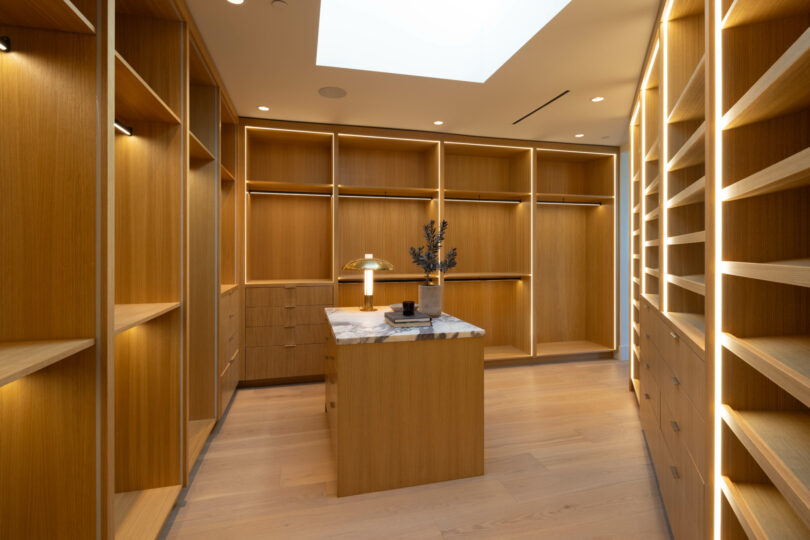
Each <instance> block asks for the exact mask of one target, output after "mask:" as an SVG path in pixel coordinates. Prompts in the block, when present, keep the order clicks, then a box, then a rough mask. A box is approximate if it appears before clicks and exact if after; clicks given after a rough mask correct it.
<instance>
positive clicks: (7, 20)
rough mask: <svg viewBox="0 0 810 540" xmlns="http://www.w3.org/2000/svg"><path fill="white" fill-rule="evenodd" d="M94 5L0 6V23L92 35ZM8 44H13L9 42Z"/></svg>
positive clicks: (42, 1)
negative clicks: (0, 21)
mask: <svg viewBox="0 0 810 540" xmlns="http://www.w3.org/2000/svg"><path fill="white" fill-rule="evenodd" d="M95 15H96V9H95V3H94V2H92V1H91V0H75V1H71V0H28V1H26V2H6V3H5V5H3V6H0V20H2V21H3V24H7V25H10V26H24V27H29V28H43V29H49V30H59V31H61V32H76V33H80V34H94V33H95V31H96V29H95V26H94V24H95V20H96V16H95ZM12 45H16V42H15V41H12Z"/></svg>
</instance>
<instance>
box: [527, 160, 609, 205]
mask: <svg viewBox="0 0 810 540" xmlns="http://www.w3.org/2000/svg"><path fill="white" fill-rule="evenodd" d="M614 175H615V156H613V155H612V154H595V153H588V152H570V151H566V152H560V151H554V150H549V149H541V148H538V149H537V152H536V169H535V176H536V179H535V190H534V191H535V194H536V196H537V199H538V200H548V201H572V202H603V203H605V202H608V201H611V200H613V192H614V186H613V184H614ZM541 197H542V199H541Z"/></svg>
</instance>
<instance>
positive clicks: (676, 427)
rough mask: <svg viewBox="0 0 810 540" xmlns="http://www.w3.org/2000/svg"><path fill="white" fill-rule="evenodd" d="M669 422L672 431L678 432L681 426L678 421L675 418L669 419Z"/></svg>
mask: <svg viewBox="0 0 810 540" xmlns="http://www.w3.org/2000/svg"><path fill="white" fill-rule="evenodd" d="M669 424H670V425H671V426H672V431H674V432H675V433H678V432H679V431H680V430H681V426H679V425H678V422H676V421H675V420H672V421H670V422H669Z"/></svg>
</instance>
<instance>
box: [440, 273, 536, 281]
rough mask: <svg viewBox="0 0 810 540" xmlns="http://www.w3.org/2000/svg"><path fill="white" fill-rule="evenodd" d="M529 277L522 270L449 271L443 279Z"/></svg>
mask: <svg viewBox="0 0 810 540" xmlns="http://www.w3.org/2000/svg"><path fill="white" fill-rule="evenodd" d="M528 277H531V275H530V274H526V273H523V272H451V273H449V274H447V275H445V276H444V280H445V281H454V280H460V279H466V280H471V279H480V280H482V281H483V280H498V279H510V280H513V279H523V278H528Z"/></svg>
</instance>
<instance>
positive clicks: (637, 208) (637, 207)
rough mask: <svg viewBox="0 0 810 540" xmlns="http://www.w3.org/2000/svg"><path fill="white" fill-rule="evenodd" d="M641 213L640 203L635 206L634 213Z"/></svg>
mask: <svg viewBox="0 0 810 540" xmlns="http://www.w3.org/2000/svg"><path fill="white" fill-rule="evenodd" d="M640 212H641V203H638V204H637V205H635V206H634V207H633V213H634V214H638V213H640Z"/></svg>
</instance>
